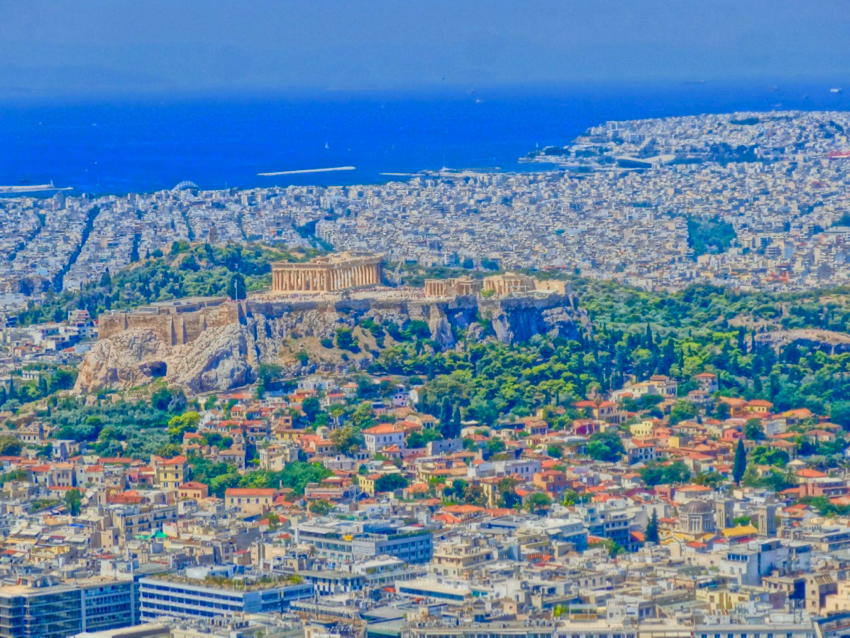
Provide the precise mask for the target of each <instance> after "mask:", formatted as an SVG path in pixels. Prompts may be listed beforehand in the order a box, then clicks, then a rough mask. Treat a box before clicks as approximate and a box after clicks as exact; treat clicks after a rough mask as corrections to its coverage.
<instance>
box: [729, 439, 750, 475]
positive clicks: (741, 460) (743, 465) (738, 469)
mask: <svg viewBox="0 0 850 638" xmlns="http://www.w3.org/2000/svg"><path fill="white" fill-rule="evenodd" d="M746 471H747V451H746V449H744V441H743V439H738V447H737V448H735V462H734V464H733V465H732V479H733V480H734V481H735V485H740V484H741V479H742V478H743V477H744V472H746Z"/></svg>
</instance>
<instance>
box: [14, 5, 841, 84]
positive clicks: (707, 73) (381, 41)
mask: <svg viewBox="0 0 850 638" xmlns="http://www.w3.org/2000/svg"><path fill="white" fill-rule="evenodd" d="M848 59H850V2H848V1H847V0H835V1H831V2H820V1H817V0H798V1H794V2H789V1H785V0H730V1H727V0H701V1H699V2H694V1H690V0H678V1H677V0H669V1H663V2H662V1H658V0H586V1H585V0H554V1H553V0H519V1H500V0H445V1H441V0H391V1H385V0H298V1H297V2H289V1H285V0H238V1H236V0H129V1H128V0H72V1H68V0H54V1H47V0H0V97H10V96H18V95H20V96H26V95H41V94H45V93H56V94H64V93H69V92H73V93H80V94H99V93H102V92H114V91H121V92H125V91H130V92H154V91H163V90H165V91H181V92H182V91H186V92H191V91H221V90H223V89H226V90H255V89H272V90H290V89H302V88H310V89H370V88H381V89H404V88H412V87H419V86H439V85H445V86H452V87H464V88H475V87H479V86H506V85H517V84H527V83H552V84H555V83H568V82H574V81H587V80H601V81H611V80H616V81H651V80H653V81H654V80H702V79H706V80H718V79H738V78H743V79H755V80H766V81H767V80H770V81H774V80H775V81H782V80H789V79H796V78H813V77H815V78H818V79H820V78H823V79H824V80H825V81H831V82H835V83H840V81H842V80H845V79H846V78H848V77H850V70H848V66H847V60H848Z"/></svg>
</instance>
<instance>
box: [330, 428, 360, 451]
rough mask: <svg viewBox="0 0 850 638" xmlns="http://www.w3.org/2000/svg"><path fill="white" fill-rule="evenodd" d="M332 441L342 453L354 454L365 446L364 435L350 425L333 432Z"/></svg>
mask: <svg viewBox="0 0 850 638" xmlns="http://www.w3.org/2000/svg"><path fill="white" fill-rule="evenodd" d="M331 441H332V442H333V444H334V447H335V448H336V451H337V452H339V453H340V454H345V455H347V456H353V455H354V454H356V453H357V451H358V450H359V449H360V448H361V447H362V446H363V435H362V434H361V433H360V431H359V430H356V429H355V428H353V427H352V426H350V425H346V426H343V427H341V428H337V429H336V430H334V431H333V432H331Z"/></svg>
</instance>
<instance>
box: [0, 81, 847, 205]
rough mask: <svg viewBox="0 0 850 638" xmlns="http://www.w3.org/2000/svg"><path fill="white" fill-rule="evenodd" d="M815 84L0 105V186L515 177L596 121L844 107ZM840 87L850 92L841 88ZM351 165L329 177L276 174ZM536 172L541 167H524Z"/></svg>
mask: <svg viewBox="0 0 850 638" xmlns="http://www.w3.org/2000/svg"><path fill="white" fill-rule="evenodd" d="M831 88H841V86H840V84H838V85H836V84H830V83H826V82H817V83H814V82H810V83H803V82H800V83H796V84H793V85H789V84H783V85H780V86H771V85H770V84H768V83H765V82H756V83H752V84H748V85H741V84H738V85H721V84H717V83H698V82H694V83H679V84H675V85H673V84H670V85H665V86H651V85H650V86H641V87H637V86H622V85H616V86H615V85H606V86H601V85H596V86H572V87H562V88H548V89H546V88H540V87H534V88H527V89H513V90H483V89H482V90H470V91H463V92H460V91H455V92H449V91H445V92H439V91H432V92H416V93H409V92H408V93H405V94H399V93H342V92H326V93H321V94H313V95H297V96H295V95H291V96H287V95H263V96H235V97H230V98H215V99H214V98H209V97H194V98H167V99H153V98H145V99H139V100H131V99H128V98H122V99H104V100H102V101H93V100H92V101H87V102H79V101H77V102H59V101H36V100H26V101H23V100H18V101H8V102H0V185H18V184H22V183H27V182H29V183H33V184H39V183H45V182H50V181H53V182H54V184H55V185H57V186H71V187H73V189H74V193H81V192H86V193H96V194H109V193H115V194H120V193H127V192H148V191H155V190H160V189H165V188H171V187H173V186H174V185H175V184H177V183H178V182H180V181H183V180H191V181H193V182H195V183H196V184H198V185H199V186H200V187H201V188H204V189H219V188H225V187H241V188H252V187H260V186H274V185H279V186H286V185H290V184H317V185H331V184H359V183H374V182H381V181H387V180H388V179H390V178H389V177H387V176H384V175H382V173H412V172H416V171H420V170H426V169H431V170H433V169H439V168H441V167H444V166H445V167H449V168H456V169H459V168H479V169H480V168H495V167H499V168H500V169H502V170H522V169H523V168H528V167H527V166H526V167H523V166H522V165H520V164H519V163H518V159H519V157H520V156H522V155H524V154H525V153H527V152H529V151H531V150H533V149H534V148H535V147H536V146H539V147H540V148H543V147H544V146H546V145H553V144H558V145H564V144H566V143H568V142H569V141H571V140H572V139H573V138H574V137H575V136H576V135H579V134H580V133H582V132H583V131H585V130H586V129H587V128H588V127H590V126H594V125H596V124H600V123H602V122H604V121H606V120H627V119H638V118H654V117H664V116H673V115H692V114H698V113H714V112H730V111H736V110H773V109H805V110H846V109H848V108H850V97H848V93H850V91H848V92H840V93H836V92H830V89H831ZM848 89H850V85H848ZM351 166H353V167H355V169H354V170H345V171H338V172H305V173H289V174H284V175H274V176H259V175H258V173H276V172H290V171H302V170H308V169H321V168H329V167H351ZM535 167H536V168H539V167H540V165H535Z"/></svg>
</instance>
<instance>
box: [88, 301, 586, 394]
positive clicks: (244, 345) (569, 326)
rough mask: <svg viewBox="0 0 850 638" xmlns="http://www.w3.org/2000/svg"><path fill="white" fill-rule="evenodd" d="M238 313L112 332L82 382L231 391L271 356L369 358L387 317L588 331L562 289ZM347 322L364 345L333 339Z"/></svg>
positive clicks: (449, 343) (268, 304)
mask: <svg viewBox="0 0 850 638" xmlns="http://www.w3.org/2000/svg"><path fill="white" fill-rule="evenodd" d="M198 312H202V313H203V312H212V311H211V310H208V309H202V310H199V311H198ZM215 312H218V313H219V314H221V311H220V310H216V311H215ZM230 316H232V317H233V321H232V322H231V323H226V324H225V325H219V324H217V323H210V324H209V327H207V328H205V329H204V330H203V331H202V332H200V334H199V335H198V336H197V337H196V338H194V340H191V341H189V342H187V343H180V344H177V345H175V344H174V343H173V341H172V340H168V339H164V338H163V336H162V335H163V333H164V331H163V330H161V329H159V328H158V327H157V326H153V325H152V326H142V327H129V328H128V329H126V330H124V331H120V332H114V333H110V335H109V336H108V337H107V338H103V339H101V340H100V341H98V343H97V344H96V345H95V347H94V348H93V349H92V350H91V352H89V354H88V355H87V356H86V358H85V360H84V361H83V363H82V365H81V368H80V374H79V377H78V379H77V386H76V390H77V391H78V392H81V393H85V392H95V391H98V390H101V389H116V390H119V389H129V388H132V387H135V386H139V385H144V384H145V383H148V382H150V381H151V380H153V379H155V378H160V377H162V378H164V379H165V380H166V381H167V382H169V383H171V384H176V385H180V386H182V387H184V388H185V389H186V390H187V391H188V392H190V393H201V392H211V391H222V390H227V389H230V388H235V387H239V386H243V385H246V384H248V383H251V382H252V381H254V380H255V378H256V372H257V367H258V365H259V364H261V363H274V364H277V365H281V366H283V368H284V370H285V372H286V374H288V375H296V374H305V373H308V372H314V371H319V372H344V371H348V370H351V369H356V368H364V367H365V366H367V365H368V364H369V363H371V362H372V361H373V360H374V359H375V357H376V356H378V354H380V350H381V346H380V345H379V343H378V342H377V341H376V340H375V338H374V336H373V335H372V334H371V332H370V331H368V330H365V329H364V328H363V327H362V324H363V322H364V321H366V320H371V321H373V322H374V323H375V324H378V325H383V326H386V325H389V324H395V325H396V326H398V327H399V328H400V329H404V327H406V326H407V325H408V324H409V323H410V322H411V321H421V322H424V323H426V324H427V325H428V328H429V330H430V337H431V339H433V340H434V341H436V342H438V343H439V344H440V346H441V347H442V348H452V347H454V346H455V344H456V341H457V339H458V337H459V335H460V334H463V335H465V337H466V339H468V340H469V339H471V340H485V339H498V340H499V341H502V342H504V343H516V342H522V341H526V340H528V339H531V338H532V337H534V336H535V335H542V334H546V335H551V336H561V337H566V338H570V337H575V336H576V335H577V334H578V331H579V324H580V323H581V322H583V321H584V316H583V314H582V313H580V312H579V311H577V310H576V309H575V306H574V304H573V300H572V299H571V298H570V297H569V296H568V295H560V294H550V295H547V296H529V297H518V298H506V299H481V298H476V297H458V298H456V299H454V300H451V301H448V300H428V299H413V300H399V299H348V300H341V301H337V302H327V301H325V302H321V301H309V300H308V301H303V300H302V301H283V300H274V301H263V300H253V299H252V300H248V301H245V302H241V303H240V306H239V308H238V309H237V311H235V312H231V313H230ZM169 321H171V320H170V319H169ZM128 325H131V324H128ZM204 325H208V324H207V323H206V322H204ZM338 328H350V329H351V330H352V331H353V334H354V336H355V337H357V339H358V341H359V343H360V346H361V347H360V351H359V352H358V353H352V352H343V351H341V350H338V349H337V348H333V347H331V348H328V347H326V346H327V345H328V341H327V340H328V339H333V338H334V336H335V335H336V331H337V329H338ZM323 341H324V344H323ZM392 343H393V340H392V338H391V337H390V336H389V335H387V336H386V337H385V338H384V340H383V344H384V345H385V346H386V345H391V344H392ZM301 352H305V353H306V354H307V357H308V363H307V364H306V365H304V364H303V359H304V356H303V354H302V355H300V356H298V353H301Z"/></svg>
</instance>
